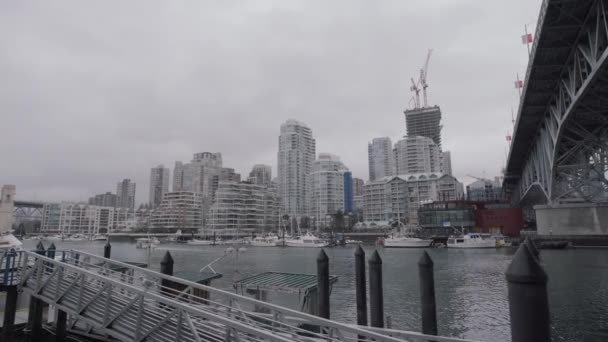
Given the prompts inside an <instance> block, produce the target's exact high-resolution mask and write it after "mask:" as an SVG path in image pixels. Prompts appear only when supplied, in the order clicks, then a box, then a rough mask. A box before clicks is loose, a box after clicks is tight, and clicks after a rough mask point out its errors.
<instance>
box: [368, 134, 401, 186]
mask: <svg viewBox="0 0 608 342" xmlns="http://www.w3.org/2000/svg"><path fill="white" fill-rule="evenodd" d="M367 158H368V166H369V180H370V181H373V180H376V179H379V178H382V177H386V176H391V175H393V174H394V172H395V165H394V164H395V163H394V156H393V145H392V143H391V139H390V138H388V137H382V138H374V139H373V140H372V142H370V143H368V144H367Z"/></svg>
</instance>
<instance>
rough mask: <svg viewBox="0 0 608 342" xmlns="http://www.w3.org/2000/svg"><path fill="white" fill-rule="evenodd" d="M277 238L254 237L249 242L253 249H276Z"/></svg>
mask: <svg viewBox="0 0 608 342" xmlns="http://www.w3.org/2000/svg"><path fill="white" fill-rule="evenodd" d="M278 241H279V237H278V236H276V235H266V236H256V237H255V238H254V239H253V240H251V245H252V246H254V247H276V246H277V242H278Z"/></svg>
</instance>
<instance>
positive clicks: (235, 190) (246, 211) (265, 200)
mask: <svg viewBox="0 0 608 342" xmlns="http://www.w3.org/2000/svg"><path fill="white" fill-rule="evenodd" d="M278 219H279V203H278V199H277V196H276V192H275V191H274V189H273V188H272V187H268V186H265V185H262V184H255V183H252V182H230V181H220V182H219V186H218V189H217V192H216V196H215V201H214V203H213V205H212V206H211V213H210V221H209V223H208V225H207V228H211V229H213V230H214V231H215V230H231V231H236V230H240V231H241V232H260V233H261V232H270V231H273V232H276V231H277V229H278V228H277V227H278Z"/></svg>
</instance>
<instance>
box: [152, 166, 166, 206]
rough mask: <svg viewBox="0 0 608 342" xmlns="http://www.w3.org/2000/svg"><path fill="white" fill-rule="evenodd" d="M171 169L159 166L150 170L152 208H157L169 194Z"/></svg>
mask: <svg viewBox="0 0 608 342" xmlns="http://www.w3.org/2000/svg"><path fill="white" fill-rule="evenodd" d="M169 172H170V171H169V168H168V167H164V166H163V165H159V166H157V167H153V168H152V169H150V201H149V203H150V206H151V207H152V208H156V207H158V206H159V205H160V202H161V201H162V200H163V195H164V194H166V193H167V192H169Z"/></svg>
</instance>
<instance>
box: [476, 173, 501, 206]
mask: <svg viewBox="0 0 608 342" xmlns="http://www.w3.org/2000/svg"><path fill="white" fill-rule="evenodd" d="M504 198H505V197H504V194H503V192H502V183H501V182H500V178H498V177H495V178H494V180H490V179H482V178H479V179H477V180H476V181H475V182H473V183H471V184H469V185H467V199H468V200H470V201H502V200H503V199H504Z"/></svg>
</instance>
